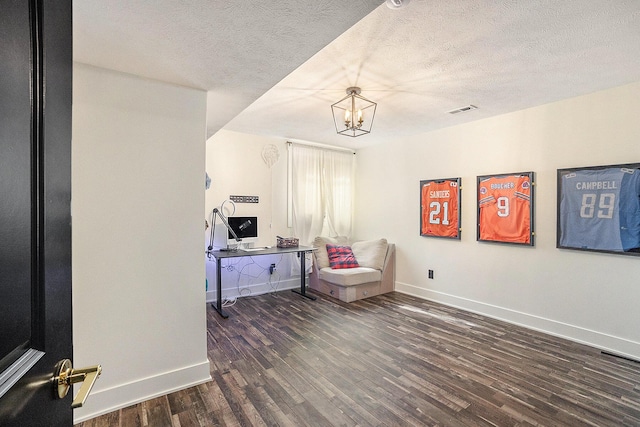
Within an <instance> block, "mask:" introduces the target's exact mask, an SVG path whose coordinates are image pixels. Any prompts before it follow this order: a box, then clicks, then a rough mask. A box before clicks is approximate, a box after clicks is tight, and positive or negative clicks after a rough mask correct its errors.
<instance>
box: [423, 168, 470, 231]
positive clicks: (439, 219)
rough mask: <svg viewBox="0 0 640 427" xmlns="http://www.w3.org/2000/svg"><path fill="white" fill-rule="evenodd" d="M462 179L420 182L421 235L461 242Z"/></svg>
mask: <svg viewBox="0 0 640 427" xmlns="http://www.w3.org/2000/svg"><path fill="white" fill-rule="evenodd" d="M461 197H462V179H461V178H459V177H458V178H442V179H425V180H422V181H420V235H421V236H424V237H439V238H445V239H457V240H460V236H461V233H462V228H461V220H462V209H461V203H460V201H461V200H462V198H461Z"/></svg>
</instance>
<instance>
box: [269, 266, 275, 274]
mask: <svg viewBox="0 0 640 427" xmlns="http://www.w3.org/2000/svg"><path fill="white" fill-rule="evenodd" d="M274 271H276V265H275V264H271V265H270V266H269V274H273V272H274Z"/></svg>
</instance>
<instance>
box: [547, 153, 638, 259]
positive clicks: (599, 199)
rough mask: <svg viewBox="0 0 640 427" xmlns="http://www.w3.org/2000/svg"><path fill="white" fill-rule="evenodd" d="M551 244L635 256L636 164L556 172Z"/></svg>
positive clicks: (559, 246)
mask: <svg viewBox="0 0 640 427" xmlns="http://www.w3.org/2000/svg"><path fill="white" fill-rule="evenodd" d="M557 185H558V190H557V217H556V218H557V231H556V247H557V248H559V249H573V250H579V251H588V252H603V253H609V254H617V255H629V256H640V163H621V164H615V165H603V166H585V167H574V168H563V169H558V170H557Z"/></svg>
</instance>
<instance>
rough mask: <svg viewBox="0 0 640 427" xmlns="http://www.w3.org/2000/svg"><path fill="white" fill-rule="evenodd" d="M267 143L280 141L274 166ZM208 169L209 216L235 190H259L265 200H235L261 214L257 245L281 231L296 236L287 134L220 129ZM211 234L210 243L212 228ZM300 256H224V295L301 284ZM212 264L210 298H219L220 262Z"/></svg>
mask: <svg viewBox="0 0 640 427" xmlns="http://www.w3.org/2000/svg"><path fill="white" fill-rule="evenodd" d="M267 145H275V146H276V147H277V149H278V153H279V158H278V160H277V162H276V163H275V164H273V165H272V166H271V167H269V166H268V164H267V163H266V162H265V161H264V159H263V157H262V151H263V149H264V147H265V146H267ZM206 169H207V172H208V174H209V176H210V177H211V187H210V188H209V190H207V191H206V196H205V200H206V201H205V211H204V215H205V218H207V220H209V222H211V211H212V210H213V208H215V207H220V205H221V204H222V202H223V201H225V200H226V199H228V198H229V196H231V195H238V196H259V198H260V199H259V200H260V202H259V203H236V204H235V206H236V213H235V215H238V216H257V217H258V227H259V229H258V242H257V243H256V244H255V245H256V246H275V245H276V236H287V237H288V236H291V233H292V231H291V229H290V228H288V227H287V145H286V139H283V138H270V137H264V136H256V135H249V134H244V133H239V132H231V131H225V130H221V131H218V132H217V133H216V134H215V135H213V136H212V137H211V138H209V140H208V141H207V164H206ZM227 206H228V205H227ZM227 213H228V212H227ZM219 222H220V220H219V219H218V223H219ZM216 233H218V229H216ZM205 234H206V236H205V241H206V245H208V243H209V240H210V230H208V231H207V232H206V233H205ZM295 256H296V255H295V254H287V255H274V256H266V255H265V256H255V257H244V258H235V259H232V260H225V261H223V263H224V264H223V265H224V269H223V270H222V291H223V292H222V295H223V298H226V299H232V298H235V297H237V296H249V295H259V294H262V293H265V292H272V291H274V290H282V289H292V288H299V287H300V281H299V278H298V277H295V276H297V275H298V274H299V269H298V264H297V263H296V262H294V259H293V257H295ZM272 263H274V264H276V266H277V270H276V273H274V274H273V275H270V274H269V265H270V264H272ZM206 269H207V273H206V274H207V280H208V284H209V290H208V292H207V301H215V300H216V298H217V294H216V289H215V287H216V264H215V262H214V261H213V260H209V259H207V260H206Z"/></svg>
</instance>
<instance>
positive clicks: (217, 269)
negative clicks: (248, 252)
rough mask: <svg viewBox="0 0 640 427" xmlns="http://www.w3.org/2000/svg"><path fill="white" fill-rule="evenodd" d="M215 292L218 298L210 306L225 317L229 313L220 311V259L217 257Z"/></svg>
mask: <svg viewBox="0 0 640 427" xmlns="http://www.w3.org/2000/svg"><path fill="white" fill-rule="evenodd" d="M216 293H217V298H218V300H217V301H216V304H215V305H214V304H213V303H211V307H213V308H215V309H216V311H217V312H218V314H219V315H220V316H222V318H223V319H226V318H228V317H229V315H228V314H227V313H225V312H224V311H222V260H221V259H219V258H217V259H216Z"/></svg>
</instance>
